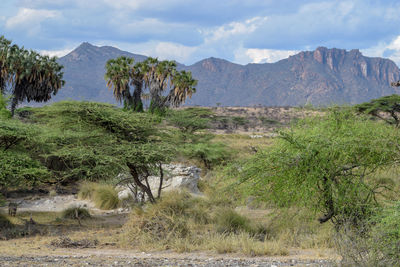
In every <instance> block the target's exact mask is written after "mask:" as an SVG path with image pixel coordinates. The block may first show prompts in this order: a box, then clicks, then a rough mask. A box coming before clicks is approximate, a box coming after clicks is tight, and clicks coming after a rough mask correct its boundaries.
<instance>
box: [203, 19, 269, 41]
mask: <svg viewBox="0 0 400 267" xmlns="http://www.w3.org/2000/svg"><path fill="white" fill-rule="evenodd" d="M267 19H268V18H267V17H254V18H251V19H248V20H246V21H243V22H237V21H234V22H231V23H228V24H226V25H222V26H220V27H217V28H215V29H211V30H205V31H203V32H204V33H205V35H206V39H205V41H206V42H213V41H219V40H221V39H227V38H230V37H232V36H236V35H244V34H250V33H252V32H254V31H255V30H256V29H257V28H258V27H260V26H261V25H263V24H264V23H265V21H267Z"/></svg>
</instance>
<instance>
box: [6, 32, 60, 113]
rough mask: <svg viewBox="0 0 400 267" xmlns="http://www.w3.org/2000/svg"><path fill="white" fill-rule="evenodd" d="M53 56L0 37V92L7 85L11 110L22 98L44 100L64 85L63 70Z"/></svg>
mask: <svg viewBox="0 0 400 267" xmlns="http://www.w3.org/2000/svg"><path fill="white" fill-rule="evenodd" d="M56 60H57V59H56V58H55V57H52V58H50V57H48V56H42V55H40V54H39V53H37V52H35V51H32V50H30V51H29V50H26V49H24V48H20V47H18V46H17V45H15V44H14V45H11V42H10V41H8V40H6V39H5V38H4V37H3V36H0V93H1V94H4V93H5V90H6V89H7V85H11V86H10V87H11V94H12V95H13V97H12V102H11V113H12V115H14V110H15V108H16V106H17V104H18V103H20V102H23V101H27V102H30V101H36V102H45V101H48V100H49V99H50V98H51V95H52V94H53V95H55V94H56V93H57V92H58V90H59V89H60V88H61V87H62V86H63V85H64V81H63V79H62V78H63V73H62V72H61V70H62V68H63V67H62V66H60V65H59V64H58V63H57V61H56Z"/></svg>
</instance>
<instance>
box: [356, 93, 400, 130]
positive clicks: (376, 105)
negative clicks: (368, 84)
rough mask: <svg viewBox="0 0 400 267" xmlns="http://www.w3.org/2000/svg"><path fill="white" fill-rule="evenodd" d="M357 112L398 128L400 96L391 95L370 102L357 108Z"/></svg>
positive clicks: (399, 121) (399, 122)
mask: <svg viewBox="0 0 400 267" xmlns="http://www.w3.org/2000/svg"><path fill="white" fill-rule="evenodd" d="M355 108H356V110H357V111H358V112H361V113H366V114H369V115H372V116H374V117H377V118H379V119H381V120H383V121H385V122H387V123H389V124H392V125H395V126H396V128H398V127H399V124H400V117H399V114H400V96H399V95H390V96H384V97H381V98H378V99H373V100H371V101H370V102H366V103H362V104H359V105H356V106H355Z"/></svg>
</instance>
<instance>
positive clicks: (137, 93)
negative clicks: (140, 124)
mask: <svg viewBox="0 0 400 267" xmlns="http://www.w3.org/2000/svg"><path fill="white" fill-rule="evenodd" d="M133 85H134V87H135V90H134V91H133V110H134V111H137V112H142V111H143V103H142V89H143V82H142V81H135V82H134V83H133Z"/></svg>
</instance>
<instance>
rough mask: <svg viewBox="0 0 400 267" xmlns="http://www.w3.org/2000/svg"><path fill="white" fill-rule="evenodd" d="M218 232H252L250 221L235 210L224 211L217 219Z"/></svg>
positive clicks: (221, 211) (219, 213)
mask: <svg viewBox="0 0 400 267" xmlns="http://www.w3.org/2000/svg"><path fill="white" fill-rule="evenodd" d="M215 221H216V225H217V231H218V232H220V233H236V234H237V233H239V232H252V231H253V229H252V227H251V225H250V220H249V219H248V218H246V217H244V216H242V215H240V214H239V213H237V212H236V211H234V210H233V209H222V210H220V211H219V212H217V215H216V217H215Z"/></svg>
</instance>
